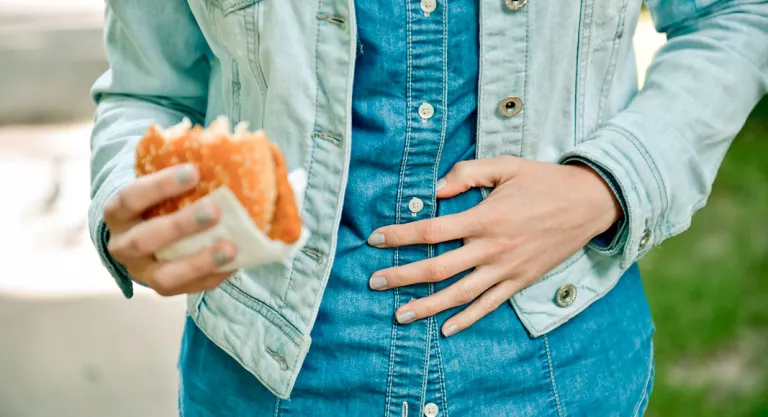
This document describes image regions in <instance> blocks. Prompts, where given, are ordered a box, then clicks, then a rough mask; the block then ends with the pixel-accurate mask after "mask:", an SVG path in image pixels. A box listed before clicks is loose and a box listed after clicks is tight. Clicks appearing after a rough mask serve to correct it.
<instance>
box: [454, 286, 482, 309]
mask: <svg viewBox="0 0 768 417" xmlns="http://www.w3.org/2000/svg"><path fill="white" fill-rule="evenodd" d="M465 281H466V280H461V281H459V282H458V283H457V285H458V288H457V290H458V291H457V294H456V302H457V303H459V305H463V304H468V303H471V302H472V300H474V299H475V297H477V290H476V289H475V286H474V285H472V284H471V283H469V282H465Z"/></svg>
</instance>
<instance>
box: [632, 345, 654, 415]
mask: <svg viewBox="0 0 768 417" xmlns="http://www.w3.org/2000/svg"><path fill="white" fill-rule="evenodd" d="M653 359H654V354H653V339H651V355H650V360H649V361H648V378H646V380H645V386H644V387H643V395H642V396H641V397H640V401H638V403H637V405H636V406H635V413H634V416H635V417H637V413H639V412H640V406H642V405H643V402H645V400H646V399H647V398H648V386H649V385H650V384H651V375H652V374H653Z"/></svg>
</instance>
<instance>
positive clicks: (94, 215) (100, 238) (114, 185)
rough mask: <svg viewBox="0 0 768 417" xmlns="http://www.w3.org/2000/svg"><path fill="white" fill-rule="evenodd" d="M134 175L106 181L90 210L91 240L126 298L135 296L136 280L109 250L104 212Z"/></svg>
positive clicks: (124, 175)
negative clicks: (111, 200)
mask: <svg viewBox="0 0 768 417" xmlns="http://www.w3.org/2000/svg"><path fill="white" fill-rule="evenodd" d="M131 174H132V173H131ZM132 177H133V175H126V174H123V175H118V176H116V177H113V179H112V180H110V181H108V182H106V183H105V184H104V185H103V186H102V187H101V188H100V189H99V191H98V192H97V193H96V195H95V196H94V197H93V199H92V201H91V206H90V208H89V210H88V218H89V222H88V223H89V229H90V233H91V241H92V242H93V244H94V246H95V247H96V250H97V252H98V254H99V258H100V259H101V263H102V264H103V265H104V267H106V268H107V271H109V273H110V275H112V277H113V278H114V279H115V282H116V283H117V286H118V287H120V291H121V292H122V293H123V296H125V298H132V297H133V282H134V281H133V278H131V275H130V274H129V273H128V271H127V270H126V269H125V267H124V266H123V265H122V264H120V263H119V262H117V261H116V260H114V258H112V256H111V255H110V254H109V251H108V250H107V244H108V243H109V229H108V228H107V225H106V224H105V223H104V215H103V213H104V206H105V205H106V203H107V201H109V199H110V198H112V196H114V195H115V194H116V193H117V192H118V191H119V190H120V189H121V188H122V187H123V186H124V185H126V184H127V183H128V182H129V181H130V180H131V179H132Z"/></svg>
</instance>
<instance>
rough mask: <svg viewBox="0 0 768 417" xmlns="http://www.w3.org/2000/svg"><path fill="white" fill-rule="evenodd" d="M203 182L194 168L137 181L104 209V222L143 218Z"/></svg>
mask: <svg viewBox="0 0 768 417" xmlns="http://www.w3.org/2000/svg"><path fill="white" fill-rule="evenodd" d="M199 180H200V173H199V172H198V170H197V167H195V165H193V164H181V165H175V166H172V167H169V168H165V169H162V170H160V171H157V172H155V173H153V174H149V175H145V176H141V177H139V178H136V179H135V180H134V181H133V182H131V183H130V184H128V185H126V186H125V187H123V188H122V189H121V190H120V191H119V192H118V193H117V194H116V195H115V196H113V197H112V198H111V199H110V200H109V201H108V202H107V204H106V205H105V206H104V221H105V222H106V223H111V222H114V221H126V220H131V219H134V218H137V217H139V216H141V214H142V213H144V212H145V211H146V210H147V209H149V208H150V207H152V206H154V205H157V204H159V203H161V202H162V201H164V200H167V199H169V198H172V197H175V196H177V195H180V194H183V193H185V192H187V191H189V190H190V189H192V188H193V187H194V186H196V185H197V182H198V181H199Z"/></svg>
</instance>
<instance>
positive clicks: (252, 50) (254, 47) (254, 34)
mask: <svg viewBox="0 0 768 417" xmlns="http://www.w3.org/2000/svg"><path fill="white" fill-rule="evenodd" d="M261 13H262V10H261V5H259V4H257V5H255V7H254V10H253V11H252V13H247V12H243V24H244V25H245V36H246V42H247V44H248V63H249V64H250V66H251V71H253V75H255V76H256V83H257V84H258V85H259V88H260V89H261V90H262V91H261V92H262V94H264V95H265V96H266V94H267V79H266V77H264V69H263V68H262V67H261V63H260V62H259V45H261V33H260V27H259V17H260V15H261Z"/></svg>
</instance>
